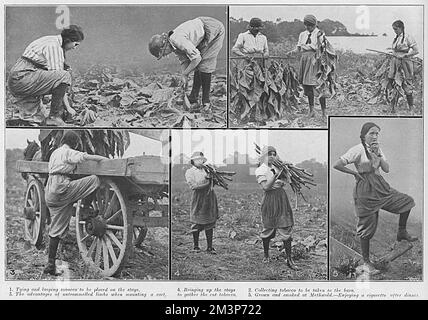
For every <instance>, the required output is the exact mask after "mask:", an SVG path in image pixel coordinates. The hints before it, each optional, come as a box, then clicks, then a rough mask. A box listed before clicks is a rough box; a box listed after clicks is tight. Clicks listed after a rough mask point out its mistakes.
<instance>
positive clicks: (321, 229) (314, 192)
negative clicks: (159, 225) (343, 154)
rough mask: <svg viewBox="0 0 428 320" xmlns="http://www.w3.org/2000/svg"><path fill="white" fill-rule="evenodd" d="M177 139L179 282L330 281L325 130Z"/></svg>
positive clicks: (207, 133) (196, 134) (177, 135)
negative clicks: (328, 277) (328, 270)
mask: <svg viewBox="0 0 428 320" xmlns="http://www.w3.org/2000/svg"><path fill="white" fill-rule="evenodd" d="M171 139H172V140H171V148H172V171H171V202H172V203H171V204H172V206H171V276H172V279H173V280H199V281H201V280H202V281H203V280H206V281H213V280H219V281H251V280H258V281H260V280H268V281H269V280H279V281H281V280H282V281H293V280H295V281H304V280H308V281H314V280H315V281H319V280H321V281H322V280H327V251H328V250H327V248H328V243H327V238H328V237H327V226H328V223H327V221H328V220H327V219H328V218H327V208H328V206H327V199H328V196H327V190H328V188H327V182H328V181H327V179H328V174H327V157H328V132H327V131H326V130H172V132H171Z"/></svg>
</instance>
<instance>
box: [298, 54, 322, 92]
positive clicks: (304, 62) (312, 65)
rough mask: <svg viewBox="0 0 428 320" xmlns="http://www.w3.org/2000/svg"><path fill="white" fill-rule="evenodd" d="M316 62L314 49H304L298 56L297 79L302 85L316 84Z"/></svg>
mask: <svg viewBox="0 0 428 320" xmlns="http://www.w3.org/2000/svg"><path fill="white" fill-rule="evenodd" d="M317 70H318V63H317V60H316V58H315V51H304V52H303V53H302V57H301V58H300V67H299V81H300V83H301V84H303V85H307V86H316V85H318V82H317V78H316V75H317Z"/></svg>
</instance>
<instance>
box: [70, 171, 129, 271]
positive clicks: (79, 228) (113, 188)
mask: <svg viewBox="0 0 428 320" xmlns="http://www.w3.org/2000/svg"><path fill="white" fill-rule="evenodd" d="M94 198H95V199H94V200H93V201H92V204H91V208H90V211H91V210H92V212H98V214H89V215H88V214H87V213H85V212H83V210H82V206H81V201H79V202H78V204H77V209H76V237H77V244H78V246H79V250H80V254H81V256H82V258H83V260H84V261H85V262H86V263H88V264H90V265H92V266H95V267H96V268H98V269H99V270H100V271H101V273H102V275H103V276H107V277H110V276H113V275H116V274H118V273H119V272H120V270H121V269H122V268H123V266H124V264H125V263H126V261H127V258H128V255H129V253H130V251H131V248H132V235H133V233H132V230H133V228H132V213H131V212H128V211H129V210H127V208H126V202H125V199H124V197H123V196H122V193H121V191H120V189H119V188H118V186H117V185H116V183H114V182H113V181H112V180H110V179H107V180H105V181H104V182H102V183H101V186H100V188H99V189H98V190H97V192H96V197H94Z"/></svg>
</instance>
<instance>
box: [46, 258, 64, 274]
mask: <svg viewBox="0 0 428 320" xmlns="http://www.w3.org/2000/svg"><path fill="white" fill-rule="evenodd" d="M43 273H44V274H49V275H51V276H55V277H56V276H60V275H61V274H62V272H58V271H57V270H56V265H55V259H52V258H49V260H48V264H47V265H46V267H45V268H44V269H43Z"/></svg>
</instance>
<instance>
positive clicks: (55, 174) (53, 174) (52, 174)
mask: <svg viewBox="0 0 428 320" xmlns="http://www.w3.org/2000/svg"><path fill="white" fill-rule="evenodd" d="M49 175H50V176H64V177H67V178H70V179H71V178H73V176H72V175H71V174H68V173H60V172H53V173H49Z"/></svg>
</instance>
